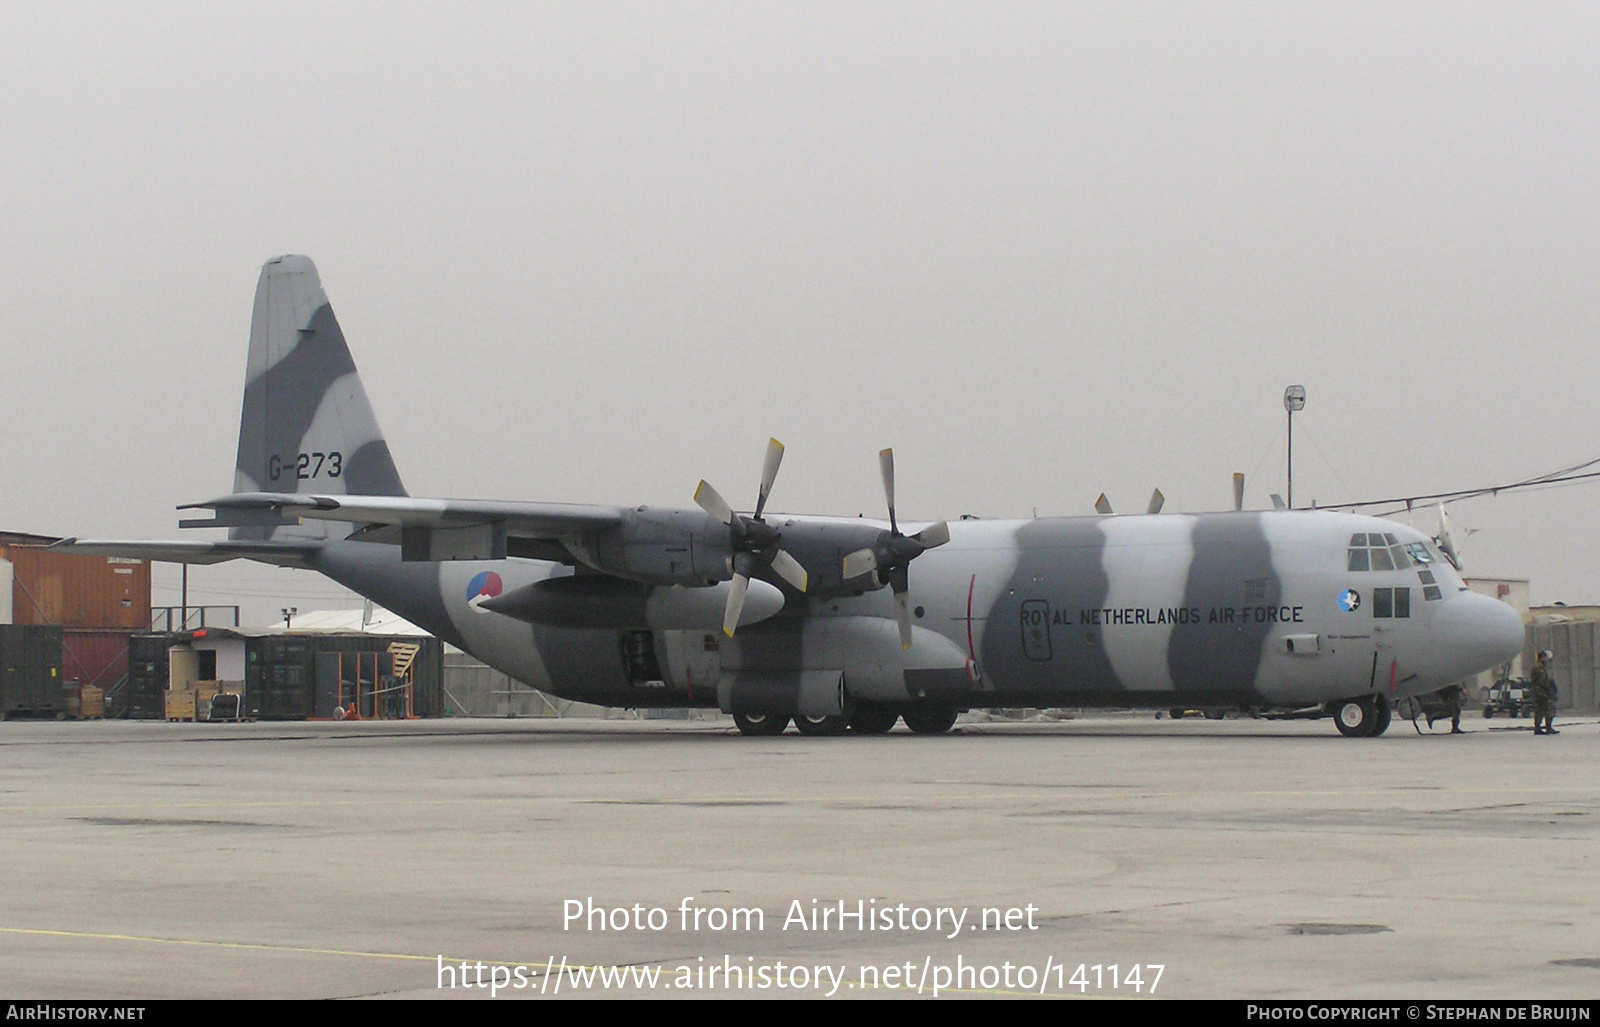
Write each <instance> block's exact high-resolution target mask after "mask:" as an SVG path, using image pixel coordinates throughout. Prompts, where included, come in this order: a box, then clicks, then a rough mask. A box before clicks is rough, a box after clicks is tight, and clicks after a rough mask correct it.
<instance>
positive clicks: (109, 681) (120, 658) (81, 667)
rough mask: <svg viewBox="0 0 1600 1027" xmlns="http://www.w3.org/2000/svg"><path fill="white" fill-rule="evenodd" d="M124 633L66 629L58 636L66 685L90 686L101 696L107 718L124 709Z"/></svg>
mask: <svg viewBox="0 0 1600 1027" xmlns="http://www.w3.org/2000/svg"><path fill="white" fill-rule="evenodd" d="M130 635H131V632H127V631H94V630H89V629H82V628H78V629H74V628H66V629H63V630H62V632H61V676H62V678H64V679H65V680H66V681H67V682H68V683H71V682H73V681H77V682H79V683H81V684H83V685H93V686H94V687H95V688H98V689H100V690H101V691H102V692H104V693H105V699H106V704H107V706H109V707H110V709H109V710H108V711H107V713H106V715H107V716H112V717H114V716H117V715H118V714H119V713H120V712H121V711H123V710H124V709H126V707H127V677H128V638H129V636H130Z"/></svg>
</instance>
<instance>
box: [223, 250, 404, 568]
mask: <svg viewBox="0 0 1600 1027" xmlns="http://www.w3.org/2000/svg"><path fill="white" fill-rule="evenodd" d="M233 491H234V492H317V493H321V494H333V495H340V494H343V495H361V496H403V495H405V494H406V490H405V486H404V485H402V484H401V482H400V474H399V472H398V471H397V470H396V469H395V466H394V459H393V458H392V457H391V456H390V454H389V444H388V443H387V442H386V441H384V438H383V432H382V430H381V429H379V427H378V420H377V417H376V416H375V415H374V414H373V412H372V405H371V403H369V402H368V401H367V392H366V389H365V388H363V387H362V385H361V376H360V374H359V373H358V372H357V371H356V365H355V361H354V360H353V359H351V357H350V349H349V347H348V346H347V345H346V344H345V340H344V333H343V332H342V331H340V329H339V321H338V319H337V318H335V317H334V314H333V307H332V306H330V305H329V303H328V297H327V294H326V293H324V292H323V291H322V282H321V280H320V279H319V278H318V276H317V268H316V265H315V264H313V263H312V262H311V259H310V258H309V257H301V256H284V257H276V258H274V259H272V260H269V261H267V262H266V264H264V265H263V266H262V268H261V279H260V281H259V283H258V284H257V285H256V300H255V310H254V313H253V315H252V317H251V321H250V356H249V363H248V365H247V367H246V370H245V388H244V406H243V410H242V411H241V414H240V421H239V454H238V459H237V460H236V461H235V465H234V482H233ZM346 530H347V527H346V526H345V525H337V524H331V523H330V522H326V521H323V522H313V523H311V524H305V525H295V526H283V527H276V528H234V529H232V530H231V531H230V532H229V535H230V537H234V538H265V537H296V538H299V537H305V536H313V535H314V536H316V537H322V538H325V537H329V535H330V532H331V531H336V532H338V533H339V534H343V533H344V532H345V531H346Z"/></svg>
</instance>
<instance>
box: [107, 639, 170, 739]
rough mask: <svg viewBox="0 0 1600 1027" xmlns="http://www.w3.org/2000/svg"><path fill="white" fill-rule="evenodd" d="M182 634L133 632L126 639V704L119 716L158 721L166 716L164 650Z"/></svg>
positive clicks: (165, 659)
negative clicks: (140, 633)
mask: <svg viewBox="0 0 1600 1027" xmlns="http://www.w3.org/2000/svg"><path fill="white" fill-rule="evenodd" d="M186 637H187V636H185V635H134V636H132V637H131V638H129V639H128V684H127V687H126V688H125V689H123V691H124V692H125V693H126V694H127V701H126V704H125V705H124V704H118V707H117V709H118V712H119V713H120V714H121V715H122V716H126V717H131V718H132V719H134V720H161V719H163V718H164V717H166V715H167V707H166V698H165V697H166V692H167V650H168V649H171V648H172V647H173V646H174V645H176V644H177V643H178V642H179V641H181V640H183V639H184V638H186Z"/></svg>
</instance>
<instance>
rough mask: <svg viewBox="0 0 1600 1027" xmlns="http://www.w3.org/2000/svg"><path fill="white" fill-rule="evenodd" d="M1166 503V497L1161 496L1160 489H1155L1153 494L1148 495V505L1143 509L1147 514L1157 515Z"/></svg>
mask: <svg viewBox="0 0 1600 1027" xmlns="http://www.w3.org/2000/svg"><path fill="white" fill-rule="evenodd" d="M1166 502H1167V497H1166V496H1163V495H1162V494H1161V490H1160V489H1156V490H1155V491H1154V492H1152V493H1150V505H1149V506H1147V507H1145V508H1144V512H1145V513H1147V514H1158V513H1160V512H1161V508H1162V507H1163V506H1164V505H1166Z"/></svg>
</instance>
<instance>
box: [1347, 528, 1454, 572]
mask: <svg viewBox="0 0 1600 1027" xmlns="http://www.w3.org/2000/svg"><path fill="white" fill-rule="evenodd" d="M1348 557H1349V558H1348V560H1347V561H1346V563H1345V568H1346V569H1347V570H1352V571H1395V570H1401V571H1403V570H1405V569H1406V568H1407V567H1410V566H1411V565H1412V563H1413V561H1414V562H1416V563H1417V564H1418V565H1426V564H1429V563H1431V562H1433V558H1432V557H1431V556H1429V555H1428V551H1427V549H1426V547H1424V546H1423V545H1422V544H1421V543H1420V542H1413V543H1410V544H1409V545H1407V544H1404V543H1402V542H1401V541H1400V540H1399V539H1397V538H1395V537H1394V536H1393V535H1391V534H1388V533H1387V532H1384V533H1379V532H1376V531H1373V532H1359V531H1358V532H1356V533H1355V534H1354V535H1351V536H1350V551H1349V554H1348Z"/></svg>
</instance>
